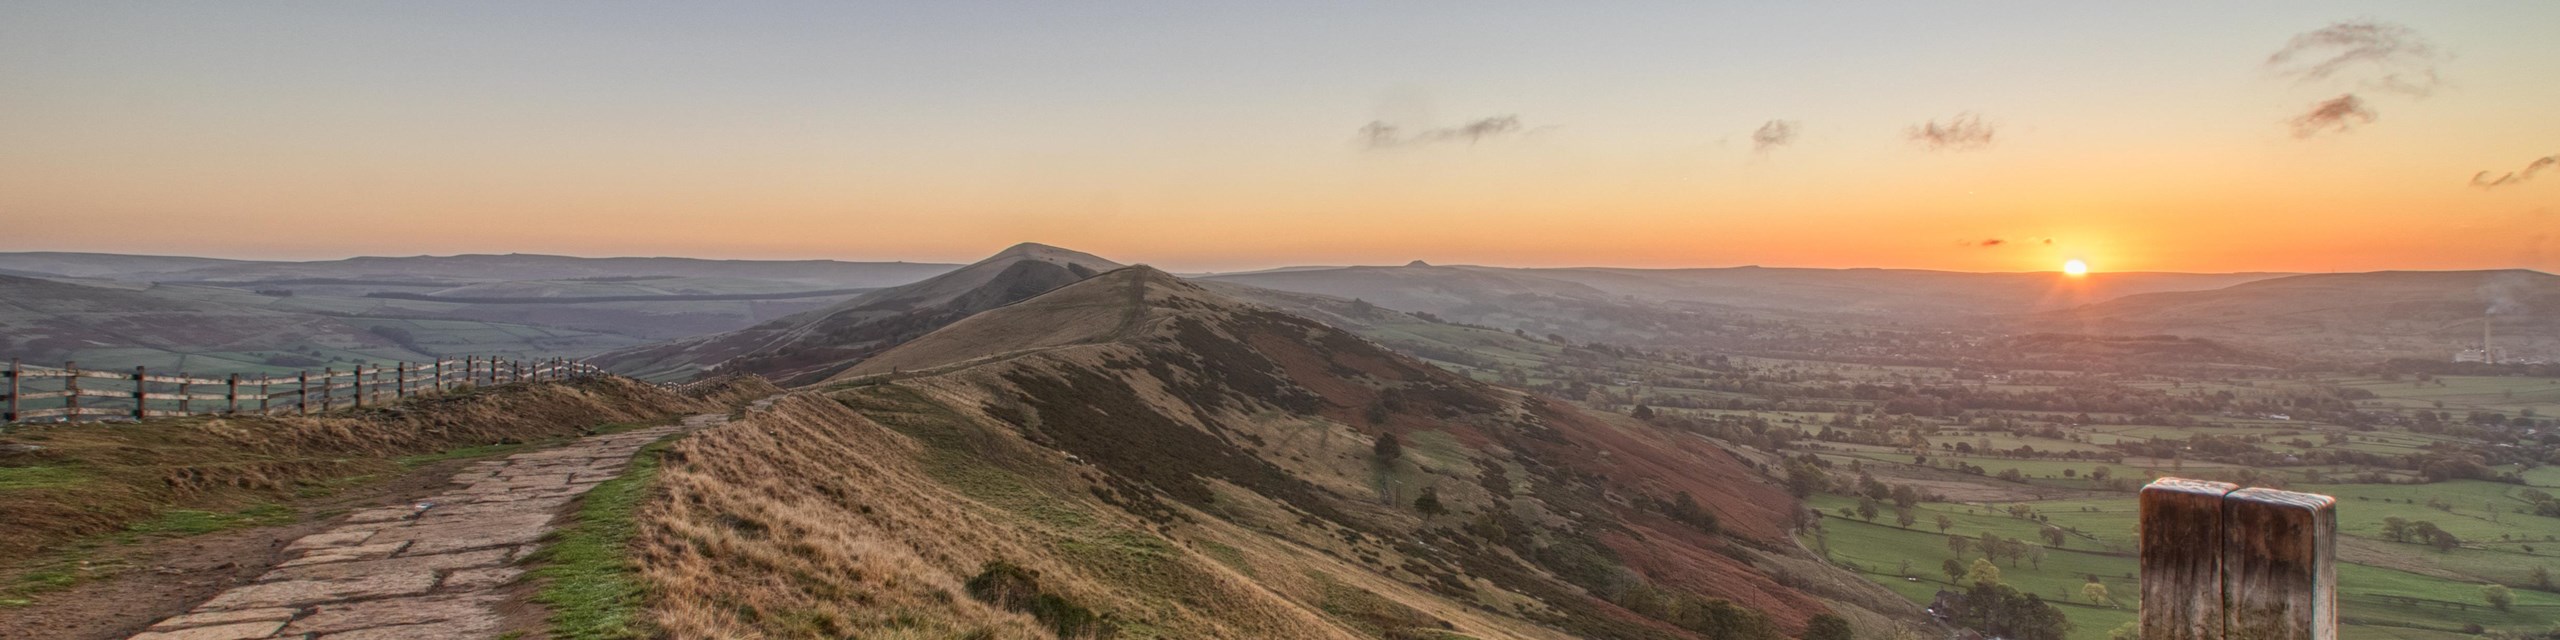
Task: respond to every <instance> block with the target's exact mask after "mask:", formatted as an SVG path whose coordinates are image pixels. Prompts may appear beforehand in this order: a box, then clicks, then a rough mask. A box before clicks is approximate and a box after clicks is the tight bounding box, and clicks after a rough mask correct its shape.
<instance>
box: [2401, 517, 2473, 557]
mask: <svg viewBox="0 0 2560 640" xmlns="http://www.w3.org/2000/svg"><path fill="white" fill-rule="evenodd" d="M2382 538H2383V539H2384V540H2390V541H2392V542H2405V543H2413V544H2423V545H2427V546H2430V547H2435V548H2436V550H2437V551H2452V550H2453V548H2454V547H2459V546H2462V538H2460V537H2458V536H2455V535H2453V532H2451V531H2446V530H2444V529H2443V528H2441V527H2437V526H2436V523H2433V522H2428V521H2425V520H2416V521H2412V520H2409V519H2406V518H2399V517H2390V518H2383V519H2382Z"/></svg>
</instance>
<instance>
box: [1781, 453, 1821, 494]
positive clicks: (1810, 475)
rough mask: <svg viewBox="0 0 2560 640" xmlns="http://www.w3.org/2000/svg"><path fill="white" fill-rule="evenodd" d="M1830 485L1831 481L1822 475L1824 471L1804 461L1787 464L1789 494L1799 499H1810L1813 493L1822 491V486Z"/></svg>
mask: <svg viewBox="0 0 2560 640" xmlns="http://www.w3.org/2000/svg"><path fill="white" fill-rule="evenodd" d="M1829 483H1830V479H1829V477H1828V476H1826V475H1825V474H1823V473H1822V469H1819V468H1816V467H1814V466H1813V464H1811V463H1807V462H1802V461H1796V462H1789V463H1787V493H1792V494H1795V496H1796V497H1798V498H1804V497H1810V496H1812V495H1813V492H1815V491H1821V490H1822V486H1823V485H1825V484H1829Z"/></svg>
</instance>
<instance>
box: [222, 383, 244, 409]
mask: <svg viewBox="0 0 2560 640" xmlns="http://www.w3.org/2000/svg"><path fill="white" fill-rule="evenodd" d="M223 382H224V384H223V387H222V399H223V401H224V402H225V403H227V404H229V405H230V406H229V407H228V408H225V409H224V410H223V412H224V413H229V414H231V415H235V416H236V415H240V374H237V373H234V374H231V378H230V379H228V380H224V381H223Z"/></svg>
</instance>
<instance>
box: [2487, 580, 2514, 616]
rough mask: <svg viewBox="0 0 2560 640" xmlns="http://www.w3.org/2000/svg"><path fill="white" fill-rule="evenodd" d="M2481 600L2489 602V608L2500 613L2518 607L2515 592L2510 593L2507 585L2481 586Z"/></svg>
mask: <svg viewBox="0 0 2560 640" xmlns="http://www.w3.org/2000/svg"><path fill="white" fill-rule="evenodd" d="M2480 600H2482V601H2484V602H2488V603H2489V608H2491V609H2497V610H2499V611H2505V610H2507V609H2508V608H2510V607H2514V606H2516V594H2515V592H2512V591H2508V590H2507V585H2503V584H2484V585H2480Z"/></svg>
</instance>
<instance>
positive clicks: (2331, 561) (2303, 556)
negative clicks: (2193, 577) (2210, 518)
mask: <svg viewBox="0 0 2560 640" xmlns="http://www.w3.org/2000/svg"><path fill="white" fill-rule="evenodd" d="M2337 505H2338V501H2337V499H2335V498H2331V497H2329V496H2324V495H2316V494H2309V493H2294V492H2291V491H2277V490H2274V489H2255V488H2252V489H2241V490H2239V491H2233V492H2231V494H2230V495H2227V496H2223V498H2222V526H2223V528H2222V531H2223V533H2224V536H2223V542H2222V550H2223V557H2222V600H2223V615H2224V616H2226V618H2225V619H2226V620H2227V622H2225V623H2224V624H2223V633H2224V634H2226V635H2227V636H2229V637H2230V638H2233V639H2235V640H2337V637H2338V569H2337V567H2338V556H2337V545H2338V517H2337V516H2338V511H2337Z"/></svg>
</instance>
